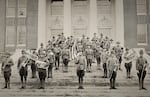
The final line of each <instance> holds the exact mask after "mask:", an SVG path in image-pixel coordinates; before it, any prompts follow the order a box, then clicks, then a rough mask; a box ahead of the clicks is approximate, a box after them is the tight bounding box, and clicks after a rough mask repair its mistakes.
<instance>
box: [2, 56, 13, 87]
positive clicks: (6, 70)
mask: <svg viewBox="0 0 150 97" xmlns="http://www.w3.org/2000/svg"><path fill="white" fill-rule="evenodd" d="M4 57H5V60H4V61H2V68H1V69H2V72H3V74H4V79H5V87H4V88H10V76H11V66H13V65H14V63H13V60H12V59H11V58H10V55H6V56H4Z"/></svg>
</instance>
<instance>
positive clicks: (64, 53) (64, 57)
mask: <svg viewBox="0 0 150 97" xmlns="http://www.w3.org/2000/svg"><path fill="white" fill-rule="evenodd" d="M69 53H70V51H69V48H68V47H67V45H65V46H64V48H63V50H62V52H61V55H62V60H63V65H64V68H63V71H64V72H68V63H69Z"/></svg>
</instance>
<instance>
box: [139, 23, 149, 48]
mask: <svg viewBox="0 0 150 97" xmlns="http://www.w3.org/2000/svg"><path fill="white" fill-rule="evenodd" d="M137 41H138V45H147V24H137Z"/></svg>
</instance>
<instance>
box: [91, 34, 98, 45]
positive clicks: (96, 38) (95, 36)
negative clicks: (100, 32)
mask: <svg viewBox="0 0 150 97" xmlns="http://www.w3.org/2000/svg"><path fill="white" fill-rule="evenodd" d="M97 40H98V37H97V34H96V33H94V34H93V38H92V41H93V42H94V43H95V42H96V41H97Z"/></svg>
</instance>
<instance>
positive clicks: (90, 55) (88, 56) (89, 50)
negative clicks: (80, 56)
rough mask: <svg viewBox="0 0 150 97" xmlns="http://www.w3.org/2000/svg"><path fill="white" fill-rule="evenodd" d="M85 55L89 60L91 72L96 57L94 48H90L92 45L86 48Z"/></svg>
mask: <svg viewBox="0 0 150 97" xmlns="http://www.w3.org/2000/svg"><path fill="white" fill-rule="evenodd" d="M85 56H86V60H87V71H88V72H90V71H91V66H92V62H93V57H94V54H93V50H92V49H91V48H90V46H88V48H87V49H86V51H85Z"/></svg>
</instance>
